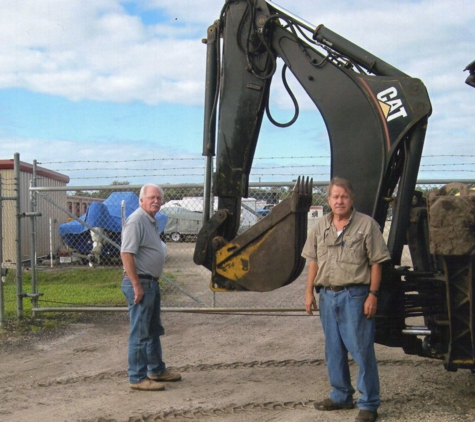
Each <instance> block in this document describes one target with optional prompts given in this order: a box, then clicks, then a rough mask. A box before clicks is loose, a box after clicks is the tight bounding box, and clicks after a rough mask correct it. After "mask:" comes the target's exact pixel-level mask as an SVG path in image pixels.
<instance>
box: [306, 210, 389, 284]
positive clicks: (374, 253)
mask: <svg viewBox="0 0 475 422" xmlns="http://www.w3.org/2000/svg"><path fill="white" fill-rule="evenodd" d="M332 221H333V213H330V214H328V215H325V216H323V217H321V218H319V219H318V220H317V222H316V225H315V227H313V229H312V230H311V231H310V234H309V235H308V238H307V241H306V243H305V246H304V248H303V251H302V256H303V257H304V258H307V259H311V260H313V261H316V262H317V263H318V272H317V276H316V277H315V280H314V285H315V286H323V287H329V286H344V285H347V284H369V282H370V271H371V270H370V266H371V265H373V264H379V263H382V262H384V261H387V260H389V259H391V257H390V255H389V251H388V248H387V246H386V243H385V242H384V239H383V235H382V234H381V230H380V228H379V225H378V223H377V222H376V221H375V220H374V219H373V218H371V217H369V216H368V215H365V214H362V213H360V212H357V211H355V210H353V212H352V214H351V217H350V219H349V220H348V223H347V224H346V226H345V228H344V229H343V232H342V233H341V234H340V235H338V233H337V231H336V228H335V226H334V225H333V223H332Z"/></svg>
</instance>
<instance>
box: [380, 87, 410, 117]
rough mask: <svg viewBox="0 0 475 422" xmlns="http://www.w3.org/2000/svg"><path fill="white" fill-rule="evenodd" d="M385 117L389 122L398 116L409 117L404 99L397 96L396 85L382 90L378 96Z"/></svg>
mask: <svg viewBox="0 0 475 422" xmlns="http://www.w3.org/2000/svg"><path fill="white" fill-rule="evenodd" d="M376 97H377V98H378V100H379V105H380V107H381V110H382V111H383V114H384V117H385V118H386V120H387V121H388V122H390V121H391V120H394V119H397V118H398V117H407V112H406V109H405V108H404V106H403V105H402V101H401V100H400V99H399V98H397V89H396V88H394V87H391V88H388V89H385V90H384V91H381V92H380V93H379V94H378V95H377V96H376Z"/></svg>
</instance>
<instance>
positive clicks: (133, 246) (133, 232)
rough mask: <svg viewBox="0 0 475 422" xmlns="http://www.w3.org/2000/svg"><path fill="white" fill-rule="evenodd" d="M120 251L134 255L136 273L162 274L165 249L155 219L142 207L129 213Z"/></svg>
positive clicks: (157, 275) (123, 229)
mask: <svg viewBox="0 0 475 422" xmlns="http://www.w3.org/2000/svg"><path fill="white" fill-rule="evenodd" d="M120 251H121V252H128V253H131V254H133V255H134V257H135V266H136V267H137V273H138V274H147V275H152V276H154V277H156V278H159V277H160V276H161V275H162V271H163V265H164V264H165V254H166V250H165V248H164V246H163V244H162V241H161V239H160V234H159V233H158V223H157V220H156V219H155V218H154V217H152V216H151V215H149V214H148V213H147V212H146V211H145V210H144V209H143V208H142V207H139V208H137V209H136V210H135V211H134V212H133V213H132V214H130V216H129V218H128V219H127V221H126V222H125V224H124V227H123V228H122V244H121V248H120Z"/></svg>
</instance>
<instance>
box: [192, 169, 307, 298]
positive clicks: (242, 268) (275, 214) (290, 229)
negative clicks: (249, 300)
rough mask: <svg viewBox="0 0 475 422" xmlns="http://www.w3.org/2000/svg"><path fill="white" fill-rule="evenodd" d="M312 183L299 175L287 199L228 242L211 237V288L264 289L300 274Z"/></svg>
mask: <svg viewBox="0 0 475 422" xmlns="http://www.w3.org/2000/svg"><path fill="white" fill-rule="evenodd" d="M312 184H313V180H309V179H308V178H307V179H306V180H305V179H304V178H302V179H300V178H299V179H298V181H297V183H296V185H295V187H294V189H293V192H292V196H291V197H290V198H287V199H285V200H283V201H282V202H281V203H279V204H278V205H276V206H274V208H273V209H272V211H271V212H270V213H269V214H268V215H267V216H266V217H264V218H263V219H262V220H260V221H259V222H257V223H256V224H255V225H253V226H252V227H251V228H249V229H248V230H246V231H245V232H244V233H242V234H241V235H239V236H238V237H236V238H235V239H233V240H232V241H231V242H229V243H228V242H226V240H225V239H223V238H222V237H219V236H217V237H214V239H213V240H212V244H213V249H214V250H213V255H214V257H213V264H212V280H211V286H210V287H211V289H212V290H214V291H239V290H241V291H256V292H267V291H271V290H275V289H277V288H279V287H282V286H285V285H287V284H290V283H291V282H292V281H294V280H295V279H296V278H297V277H298V276H299V275H300V273H301V272H302V270H303V268H304V266H305V259H304V258H302V257H301V253H302V248H303V246H304V244H305V240H306V238H307V216H308V211H309V209H310V205H311V204H312ZM220 211H221V213H220ZM220 211H218V213H217V215H218V219H220V220H221V221H222V220H223V215H224V213H223V212H222V210H220ZM195 258H196V256H195ZM195 262H196V259H195Z"/></svg>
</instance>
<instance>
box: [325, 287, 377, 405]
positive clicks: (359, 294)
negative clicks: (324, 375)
mask: <svg viewBox="0 0 475 422" xmlns="http://www.w3.org/2000/svg"><path fill="white" fill-rule="evenodd" d="M367 296H368V286H352V287H348V288H347V289H345V290H341V291H339V292H334V291H331V290H325V289H323V288H322V289H321V290H320V293H319V308H320V319H321V322H322V327H323V332H324V334H325V359H326V363H327V367H328V376H329V378H330V384H331V387H332V390H331V392H330V399H332V400H333V401H335V402H338V403H352V402H353V394H354V393H355V389H354V388H353V387H352V385H351V377H350V368H349V364H348V352H350V354H351V356H352V357H353V359H354V361H355V362H356V363H357V364H358V367H359V371H358V380H357V383H356V387H357V388H358V391H359V392H360V393H361V395H360V397H359V399H358V402H357V405H358V408H360V409H365V410H370V411H376V409H378V407H379V405H380V398H379V375H378V366H377V363H376V355H375V352H374V330H375V321H374V318H371V319H367V318H366V316H365V315H364V313H363V305H364V302H365V300H366V298H367Z"/></svg>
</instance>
